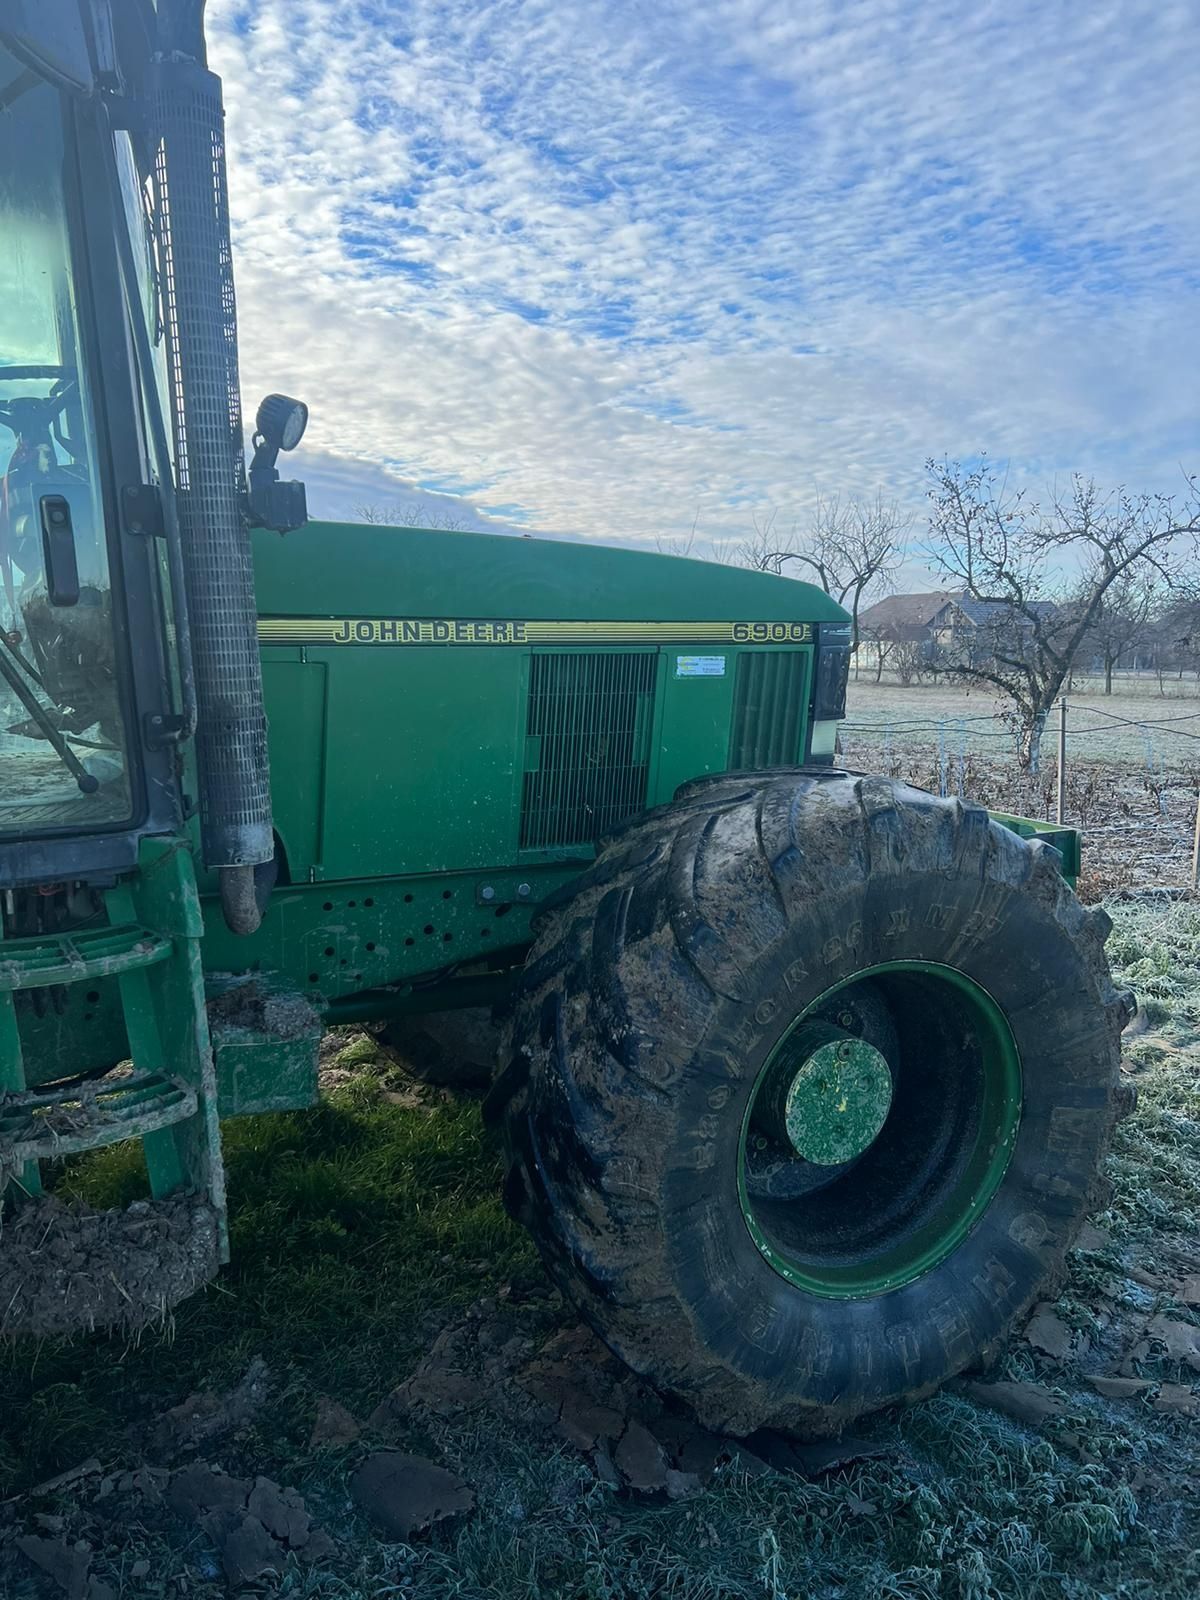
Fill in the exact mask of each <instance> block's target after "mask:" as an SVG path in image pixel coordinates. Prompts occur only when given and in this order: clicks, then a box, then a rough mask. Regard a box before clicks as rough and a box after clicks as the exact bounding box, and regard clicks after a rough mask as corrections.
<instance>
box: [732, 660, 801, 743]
mask: <svg viewBox="0 0 1200 1600" xmlns="http://www.w3.org/2000/svg"><path fill="white" fill-rule="evenodd" d="M808 661H809V656H808V652H807V651H806V650H762V651H758V650H746V651H743V652H742V654H741V655H740V656H739V657H738V663H737V675H736V676H735V678H734V682H733V727H732V729H731V731H730V736H729V768H730V771H731V772H737V771H741V770H743V769H746V770H753V769H755V768H758V767H786V766H790V765H791V764H792V763H793V762H796V761H799V759H800V730H801V728H802V727H803V725H804V692H805V688H806V686H807V683H808Z"/></svg>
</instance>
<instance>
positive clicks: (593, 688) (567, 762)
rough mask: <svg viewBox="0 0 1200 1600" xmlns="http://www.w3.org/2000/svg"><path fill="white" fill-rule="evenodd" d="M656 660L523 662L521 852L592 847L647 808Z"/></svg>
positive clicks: (647, 656)
mask: <svg viewBox="0 0 1200 1600" xmlns="http://www.w3.org/2000/svg"><path fill="white" fill-rule="evenodd" d="M656 664H657V656H656V654H654V653H653V652H649V653H647V652H637V653H632V652H631V653H629V654H619V655H617V654H613V655H605V654H598V655H584V654H572V655H566V654H561V655H560V654H557V653H556V654H554V655H535V656H533V657H531V659H530V675H529V707H528V712H527V720H526V725H525V733H526V737H525V785H524V793H523V796H522V805H521V848H522V849H525V850H537V849H544V848H546V847H548V846H554V845H577V844H591V843H592V842H594V841H595V840H596V839H598V838H599V837H600V835H601V834H602V833H605V832H606V831H607V830H608V829H609V828H612V827H615V826H616V824H617V823H618V822H623V821H624V820H625V818H626V817H630V816H633V815H634V814H635V813H636V812H638V811H640V810H641V809H642V807H643V806H644V805H645V803H646V783H647V773H648V763H649V755H650V726H651V720H652V712H653V706H654V678H655V668H656Z"/></svg>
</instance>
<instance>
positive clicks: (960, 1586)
mask: <svg viewBox="0 0 1200 1600" xmlns="http://www.w3.org/2000/svg"><path fill="white" fill-rule="evenodd" d="M904 775H905V776H910V775H911V776H914V777H915V776H919V774H917V773H912V774H909V773H905V774H904ZM985 776H986V774H985V773H983V772H979V773H977V774H976V779H977V780H978V781H983V779H984V777H985ZM998 781H999V780H998ZM976 792H978V791H976ZM985 798H986V796H985ZM1077 798H1078V802H1079V804H1081V805H1082V803H1083V802H1084V801H1085V800H1086V799H1087V796H1086V795H1081V796H1079V797H1077ZM1010 803H1011V801H1010ZM1094 803H1095V804H1096V805H1097V807H1098V814H1105V813H1107V815H1108V816H1109V817H1110V819H1111V818H1112V817H1113V816H1114V812H1113V806H1114V800H1113V793H1112V791H1111V790H1110V791H1109V792H1107V794H1106V795H1105V796H1104V797H1102V798H1097V799H1096V800H1095V802H1094ZM1114 825H1115V824H1114ZM1173 825H1174V824H1173V823H1172V826H1173ZM1105 859H1106V861H1107V863H1108V865H1107V866H1106V868H1105V870H1104V873H1103V874H1101V873H1100V872H1099V870H1098V868H1097V866H1096V865H1095V862H1094V861H1093V864H1092V866H1091V871H1092V873H1093V874H1094V875H1095V876H1094V881H1093V884H1092V887H1091V889H1090V891H1088V884H1087V882H1086V881H1085V885H1084V887H1085V891H1088V892H1089V898H1095V897H1097V895H1099V894H1100V893H1102V892H1104V891H1106V890H1107V891H1108V892H1109V894H1110V895H1112V896H1113V898H1111V900H1110V906H1111V911H1112V914H1113V916H1114V919H1115V923H1116V927H1115V930H1114V934H1113V937H1112V939H1111V940H1110V949H1111V953H1112V959H1113V962H1114V965H1115V966H1116V967H1117V969H1118V970H1119V972H1120V975H1121V977H1122V980H1123V981H1125V982H1128V983H1130V984H1131V985H1132V986H1133V987H1134V988H1135V989H1137V990H1138V992H1139V993H1140V994H1141V995H1142V997H1143V1001H1144V1004H1143V1009H1142V1012H1141V1014H1140V1016H1139V1018H1138V1019H1137V1021H1136V1022H1135V1024H1134V1025H1133V1027H1132V1028H1131V1029H1130V1031H1129V1033H1128V1035H1127V1041H1126V1067H1127V1071H1128V1074H1129V1077H1130V1079H1131V1081H1132V1082H1133V1083H1135V1084H1136V1085H1137V1087H1138V1089H1139V1094H1140V1098H1139V1105H1138V1109H1137V1111H1136V1112H1135V1114H1134V1115H1133V1117H1132V1118H1130V1119H1129V1120H1128V1121H1127V1122H1126V1123H1124V1124H1122V1126H1121V1128H1120V1129H1119V1130H1118V1135H1117V1141H1116V1145H1115V1148H1114V1152H1113V1155H1112V1158H1111V1160H1110V1164H1109V1177H1110V1179H1111V1181H1112V1186H1113V1192H1112V1199H1111V1203H1110V1204H1109V1205H1108V1207H1107V1209H1106V1210H1105V1211H1104V1212H1102V1213H1101V1214H1099V1215H1098V1216H1097V1217H1096V1218H1094V1219H1093V1220H1092V1222H1091V1223H1090V1224H1089V1225H1088V1227H1087V1228H1086V1229H1085V1231H1084V1234H1083V1235H1082V1237H1081V1238H1080V1240H1079V1244H1078V1248H1077V1249H1076V1250H1075V1251H1074V1252H1073V1253H1072V1255H1071V1257H1070V1262H1069V1274H1068V1277H1067V1280H1066V1281H1065V1283H1064V1284H1063V1285H1062V1289H1061V1293H1060V1294H1059V1295H1058V1297H1057V1298H1056V1299H1055V1300H1054V1301H1053V1302H1048V1303H1045V1304H1043V1305H1040V1306H1038V1307H1037V1308H1035V1310H1034V1313H1033V1315H1032V1316H1031V1318H1030V1320H1029V1322H1028V1325H1027V1326H1026V1327H1025V1329H1024V1330H1023V1332H1022V1334H1021V1335H1020V1337H1019V1338H1018V1339H1017V1340H1016V1341H1015V1342H1014V1344H1013V1346H1012V1348H1011V1349H1010V1350H1009V1351H1008V1352H1007V1353H1006V1354H1005V1355H1004V1356H1003V1357H1002V1359H1001V1360H1000V1362H999V1364H998V1365H996V1366H995V1367H993V1368H992V1369H991V1370H989V1371H987V1372H978V1373H973V1374H970V1375H968V1376H967V1377H966V1378H965V1379H964V1380H962V1381H961V1382H959V1383H957V1384H956V1385H954V1386H953V1387H952V1388H951V1389H950V1390H949V1391H947V1392H945V1393H943V1394H942V1395H939V1396H937V1397H935V1398H934V1399H933V1400H930V1401H927V1402H925V1403H923V1404H922V1405H920V1406H916V1407H912V1408H909V1409H907V1410H901V1411H896V1412H892V1413H886V1414H884V1415H882V1416H879V1417H876V1418H872V1419H870V1420H869V1421H868V1422H866V1423H864V1424H863V1425H861V1426H860V1427H859V1428H858V1429H856V1430H855V1433H854V1435H853V1437H849V1438H845V1439H842V1440H840V1441H836V1442H834V1443H832V1444H822V1445H819V1446H816V1445H798V1444H796V1443H795V1442H793V1441H788V1440H786V1439H783V1438H781V1437H779V1436H777V1435H772V1434H759V1435H756V1436H754V1437H752V1438H750V1439H748V1440H734V1439H726V1438H720V1437H716V1436H713V1435H711V1434H708V1433H706V1432H705V1431H704V1430H702V1429H700V1428H698V1427H697V1426H696V1425H695V1424H694V1422H692V1421H691V1419H690V1418H689V1417H688V1416H687V1414H686V1413H684V1412H682V1411H681V1410H679V1409H678V1408H677V1407H674V1406H673V1405H671V1404H669V1403H667V1402H664V1401H663V1400H662V1399H661V1398H660V1397H658V1396H657V1395H655V1394H654V1393H653V1392H652V1391H650V1390H649V1389H647V1388H646V1387H645V1386H644V1385H642V1384H640V1383H639V1382H638V1381H636V1380H635V1379H634V1378H632V1377H631V1376H630V1375H629V1374H628V1373H627V1372H626V1371H625V1370H624V1369H623V1368H621V1367H620V1366H619V1365H618V1364H617V1363H616V1362H615V1361H614V1360H613V1358H612V1357H611V1356H610V1355H609V1354H608V1352H607V1351H606V1350H605V1349H604V1347H603V1346H602V1345H601V1344H599V1343H598V1341H597V1340H596V1339H595V1338H594V1337H593V1336H592V1335H591V1334H590V1333H589V1332H588V1331H587V1330H586V1329H584V1328H582V1327H581V1326H580V1325H579V1323H578V1321H577V1320H576V1319H575V1317H574V1316H573V1315H572V1314H571V1312H570V1311H569V1309H568V1308H567V1307H566V1306H565V1305H564V1304H563V1302H562V1301H561V1299H560V1298H559V1296H558V1295H557V1293H556V1292H555V1291H554V1290H553V1289H552V1288H551V1287H550V1285H549V1283H548V1281H547V1280H546V1278H545V1277H544V1275H543V1273H542V1271H541V1268H540V1265H539V1263H538V1262H537V1260H536V1257H535V1256H534V1254H533V1252H532V1250H531V1248H530V1247H529V1245H528V1243H527V1241H526V1240H525V1239H524V1237H523V1235H521V1234H520V1233H519V1232H518V1231H517V1230H515V1229H514V1228H513V1227H512V1225H511V1224H509V1223H508V1222H507V1220H506V1219H505V1218H504V1217H503V1215H502V1213H501V1211H500V1208H499V1205H498V1203H497V1201H496V1197H495V1195H496V1182H497V1162H496V1156H495V1150H494V1148H493V1146H492V1145H491V1143H490V1141H489V1138H488V1136H487V1135H485V1133H484V1132H483V1130H482V1127H481V1125H480V1119H479V1116H478V1106H477V1103H475V1102H474V1101H472V1100H470V1099H469V1098H468V1099H466V1100H464V1099H462V1098H459V1097H455V1096H453V1095H452V1094H450V1093H449V1092H448V1091H446V1090H442V1089H435V1088H430V1087H428V1086H426V1085H423V1084H421V1083H419V1082H417V1081H416V1080H415V1078H414V1077H413V1076H412V1075H411V1074H410V1073H409V1072H408V1071H407V1070H406V1066H405V1063H404V1061H403V1059H402V1058H400V1057H399V1056H398V1055H397V1053H396V1052H395V1051H393V1050H390V1049H389V1048H387V1047H385V1046H384V1045H382V1044H381V1043H380V1041H379V1040H377V1039H375V1038H374V1037H372V1036H371V1035H370V1034H368V1033H345V1034H342V1035H340V1036H333V1035H331V1036H329V1037H328V1039H327V1041H326V1046H325V1050H324V1057H323V1087H324V1090H325V1100H324V1103H323V1105H322V1106H321V1107H320V1108H318V1109H317V1110H316V1111H314V1112H312V1113H306V1114H299V1115H294V1116H278V1117H271V1118H255V1119H246V1121H244V1122H243V1123H240V1124H232V1125H230V1126H229V1128H228V1131H227V1144H228V1150H229V1166H230V1193H231V1199H232V1206H233V1214H232V1220H233V1228H234V1264H233V1266H232V1267H231V1268H230V1269H228V1270H227V1271H226V1272H224V1273H223V1274H222V1275H221V1277H220V1278H219V1279H218V1280H217V1281H216V1282H215V1283H214V1284H213V1285H212V1286H210V1287H209V1288H207V1289H206V1290H204V1291H203V1292H202V1293H201V1294H199V1295H198V1296H196V1297H194V1298H193V1299H191V1300H189V1301H187V1302H185V1303H184V1304H182V1305H181V1306H179V1307H178V1308H177V1309H176V1310H175V1312H174V1313H173V1314H172V1315H171V1316H169V1317H168V1318H167V1319H166V1320H165V1321H162V1322H160V1323H157V1324H155V1325H153V1326H151V1327H150V1328H146V1329H143V1330H142V1331H141V1332H140V1333H137V1334H128V1333H127V1334H121V1333H116V1334H110V1335H105V1336H97V1337H93V1338H91V1339H78V1340H74V1341H64V1340H62V1339H50V1338H47V1339H44V1340H42V1341H41V1342H39V1343H32V1342H29V1341H25V1342H23V1343H21V1344H19V1345H8V1346H6V1347H4V1348H3V1351H2V1352H0V1485H2V1486H3V1487H0V1493H3V1495H4V1496H5V1498H4V1499H3V1502H2V1503H0V1596H3V1597H4V1600H9V1597H11V1600H59V1597H62V1596H68V1597H71V1600H143V1597H144V1600H177V1597H178V1600H183V1597H189V1600H190V1597H196V1600H224V1597H226V1596H243V1597H245V1596H250V1595H255V1594H262V1593H278V1594H286V1595H298V1596H314V1597H315V1596H330V1597H334V1596H338V1597H347V1600H349V1597H358V1596H363V1597H367V1596H370V1597H376V1596H377V1597H379V1600H383V1597H385V1596H388V1597H392V1596H411V1597H413V1600H442V1597H446V1600H449V1597H451V1596H454V1597H455V1600H474V1597H481V1600H482V1597H497V1600H498V1597H502V1596H503V1597H508V1596H522V1597H528V1600H541V1597H544V1600H559V1597H571V1600H574V1597H576V1596H579V1597H581V1600H582V1597H587V1600H592V1597H596V1600H616V1597H623V1596H630V1597H634V1596H637V1597H650V1596H659V1595H663V1596H674V1597H679V1600H709V1597H711V1600H727V1597H731V1596H736V1597H742V1596H745V1597H747V1600H749V1597H751V1596H766V1597H769V1600H802V1597H807V1596H828V1597H839V1600H859V1597H868V1596H870V1597H872V1600H874V1597H876V1596H879V1597H885V1600H891V1597H905V1600H909V1597H912V1600H923V1597H930V1600H934V1597H937V1600H1009V1597H1012V1600H1016V1597H1018V1596H1020V1597H1021V1600H1043V1597H1045V1600H1049V1597H1051V1596H1055V1597H1058V1596H1062V1597H1066V1600H1090V1597H1095V1600H1100V1597H1101V1596H1122V1597H1126V1600H1183V1597H1184V1596H1189V1597H1190V1596H1193V1595H1195V1594H1196V1593H1200V1506H1198V1503H1197V1499H1196V1495H1195V1481H1196V1475H1197V1473H1198V1472H1200V908H1197V907H1195V906H1189V905H1187V904H1183V903H1180V904H1173V905H1165V904H1163V903H1162V902H1161V898H1160V896H1159V895H1157V894H1154V893H1150V894H1147V893H1145V892H1139V889H1138V884H1137V882H1136V877H1135V881H1133V882H1131V881H1130V877H1131V875H1130V874H1129V873H1128V872H1126V871H1124V870H1123V869H1122V868H1121V866H1120V864H1119V860H1118V858H1117V857H1116V856H1114V855H1111V854H1110V855H1109V856H1107V857H1106V858H1105ZM1160 876H1161V875H1160ZM1151 887H1152V888H1153V889H1155V890H1157V889H1160V888H1161V887H1162V885H1161V883H1155V884H1153V885H1152V886H1151ZM1114 891H1115V893H1114ZM1122 895H1124V896H1125V897H1126V898H1124V899H1122V898H1121V896H1122ZM137 1178H138V1175H137V1173H136V1172H135V1171H133V1170H132V1169H131V1168H130V1167H129V1166H128V1164H127V1163H126V1162H125V1158H124V1157H123V1156H122V1155H121V1153H120V1152H119V1151H107V1152H102V1153H101V1154H100V1155H98V1156H96V1157H92V1158H89V1159H88V1160H87V1161H85V1162H82V1163H79V1164H77V1165H76V1167H74V1168H73V1169H72V1182H71V1184H70V1185H68V1191H67V1192H68V1193H73V1194H74V1195H75V1196H76V1197H77V1198H78V1199H79V1200H80V1201H81V1202H83V1203H86V1204H89V1205H93V1206H95V1207H97V1208H103V1207H105V1206H109V1205H113V1204H116V1203H122V1202H123V1201H125V1200H126V1199H128V1198H129V1197H130V1196H131V1194H132V1193H134V1192H136V1181H137ZM101 1292H105V1291H103V1290H102V1289H101V1288H100V1287H98V1289H97V1293H98V1294H99V1293H101ZM2 1310H3V1307H2V1306H0V1312H2Z"/></svg>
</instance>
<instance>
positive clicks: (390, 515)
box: [354, 500, 467, 533]
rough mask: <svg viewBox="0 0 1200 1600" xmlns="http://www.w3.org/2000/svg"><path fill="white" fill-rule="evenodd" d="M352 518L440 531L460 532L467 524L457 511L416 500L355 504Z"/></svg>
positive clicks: (390, 526) (387, 526)
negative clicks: (433, 508)
mask: <svg viewBox="0 0 1200 1600" xmlns="http://www.w3.org/2000/svg"><path fill="white" fill-rule="evenodd" d="M354 519H355V521H356V522H369V523H372V524H373V525H375V526H376V527H381V528H436V529H437V530H439V531H440V532H441V533H462V532H463V530H464V529H465V528H466V525H467V524H466V519H465V518H464V517H463V516H461V515H460V513H459V512H457V511H451V510H449V509H446V510H444V511H442V510H430V508H429V507H428V506H427V505H423V504H421V502H420V501H417V500H414V501H413V502H412V503H411V504H409V505H387V506H381V505H374V504H372V505H357V506H355V507H354Z"/></svg>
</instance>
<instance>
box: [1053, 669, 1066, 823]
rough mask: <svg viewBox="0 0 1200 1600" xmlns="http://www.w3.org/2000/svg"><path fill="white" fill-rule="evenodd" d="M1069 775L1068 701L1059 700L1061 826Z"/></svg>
mask: <svg viewBox="0 0 1200 1600" xmlns="http://www.w3.org/2000/svg"><path fill="white" fill-rule="evenodd" d="M1066 775H1067V702H1066V701H1065V700H1060V701H1059V702H1058V806H1057V815H1056V817H1055V821H1056V822H1057V823H1058V825H1059V827H1060V828H1061V827H1062V825H1063V814H1064V807H1063V800H1064V797H1065V794H1066V788H1065V785H1066Z"/></svg>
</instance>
